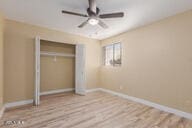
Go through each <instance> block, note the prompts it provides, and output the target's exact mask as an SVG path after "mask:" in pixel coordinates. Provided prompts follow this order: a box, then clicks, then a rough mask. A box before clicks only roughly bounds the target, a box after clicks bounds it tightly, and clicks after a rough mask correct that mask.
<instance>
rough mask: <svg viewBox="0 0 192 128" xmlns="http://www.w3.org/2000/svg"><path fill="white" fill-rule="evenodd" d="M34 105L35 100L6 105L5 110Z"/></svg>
mask: <svg viewBox="0 0 192 128" xmlns="http://www.w3.org/2000/svg"><path fill="white" fill-rule="evenodd" d="M32 103H33V99H30V100H22V101H16V102H11V103H6V104H5V109H7V108H13V107H18V106H22V105H27V104H32Z"/></svg>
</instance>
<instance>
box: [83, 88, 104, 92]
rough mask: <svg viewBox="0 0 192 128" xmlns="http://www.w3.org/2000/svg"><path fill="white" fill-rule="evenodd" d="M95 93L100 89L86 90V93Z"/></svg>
mask: <svg viewBox="0 0 192 128" xmlns="http://www.w3.org/2000/svg"><path fill="white" fill-rule="evenodd" d="M96 91H101V88H94V89H87V90H86V93H91V92H96Z"/></svg>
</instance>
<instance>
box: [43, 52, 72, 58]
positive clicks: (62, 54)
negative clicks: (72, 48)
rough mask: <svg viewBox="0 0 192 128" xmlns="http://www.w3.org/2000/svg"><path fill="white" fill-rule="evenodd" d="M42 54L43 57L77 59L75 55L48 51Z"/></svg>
mask: <svg viewBox="0 0 192 128" xmlns="http://www.w3.org/2000/svg"><path fill="white" fill-rule="evenodd" d="M40 54H41V55H43V56H62V57H75V54H69V53H58V52H47V51H41V52H40Z"/></svg>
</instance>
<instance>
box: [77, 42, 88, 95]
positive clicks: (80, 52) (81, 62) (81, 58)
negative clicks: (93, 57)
mask: <svg viewBox="0 0 192 128" xmlns="http://www.w3.org/2000/svg"><path fill="white" fill-rule="evenodd" d="M75 61H76V62H75V92H76V93H77V94H80V95H85V93H86V85H85V46H84V45H83V44H77V45H76V59H75Z"/></svg>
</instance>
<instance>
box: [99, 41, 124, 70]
mask: <svg viewBox="0 0 192 128" xmlns="http://www.w3.org/2000/svg"><path fill="white" fill-rule="evenodd" d="M116 44H120V59H121V64H119V65H116V64H115V63H114V62H113V64H112V65H106V47H107V46H113V61H114V59H115V45H116ZM102 51H103V54H102V56H103V65H104V66H111V67H121V66H122V43H121V42H118V43H112V44H108V45H104V46H103V47H102Z"/></svg>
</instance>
